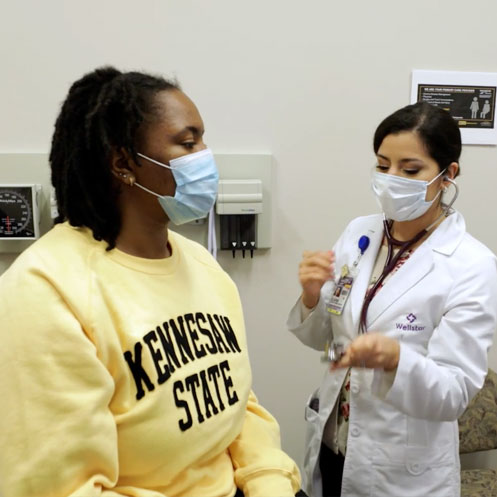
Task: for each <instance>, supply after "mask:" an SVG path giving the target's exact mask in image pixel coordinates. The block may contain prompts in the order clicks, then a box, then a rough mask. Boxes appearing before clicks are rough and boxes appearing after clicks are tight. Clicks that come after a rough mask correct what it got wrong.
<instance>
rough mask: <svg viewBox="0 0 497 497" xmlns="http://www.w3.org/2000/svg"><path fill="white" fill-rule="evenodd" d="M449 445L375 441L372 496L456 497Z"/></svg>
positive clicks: (455, 483)
mask: <svg viewBox="0 0 497 497" xmlns="http://www.w3.org/2000/svg"><path fill="white" fill-rule="evenodd" d="M453 454H454V448H453V446H448V445H447V446H445V447H405V446H398V445H392V444H377V445H376V447H375V449H374V453H373V472H374V484H373V492H372V494H371V495H372V497H385V496H387V495H392V496H393V495H402V496H403V497H419V496H420V495H433V496H435V495H436V496H437V497H456V496H458V492H459V486H458V483H457V482H458V475H457V474H456V471H455V466H456V464H455V461H454V456H453Z"/></svg>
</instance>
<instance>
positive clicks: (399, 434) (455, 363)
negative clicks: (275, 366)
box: [288, 212, 497, 497]
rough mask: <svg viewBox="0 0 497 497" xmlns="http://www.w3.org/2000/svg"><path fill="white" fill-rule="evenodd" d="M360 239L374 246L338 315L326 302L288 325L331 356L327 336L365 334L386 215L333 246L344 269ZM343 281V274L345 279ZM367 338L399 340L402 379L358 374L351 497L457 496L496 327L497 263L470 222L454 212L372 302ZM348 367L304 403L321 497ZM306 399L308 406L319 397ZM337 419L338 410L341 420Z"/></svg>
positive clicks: (347, 491)
mask: <svg viewBox="0 0 497 497" xmlns="http://www.w3.org/2000/svg"><path fill="white" fill-rule="evenodd" d="M362 235H367V236H368V237H369V238H370V245H369V248H368V249H367V250H366V252H365V253H364V255H363V257H362V258H361V260H360V262H359V264H358V267H357V271H358V272H357V276H356V279H355V282H354V284H353V287H352V290H351V294H350V296H349V299H348V301H347V303H346V304H345V308H344V311H343V313H342V315H341V316H334V315H331V314H329V313H327V311H326V309H325V306H324V297H323V295H328V294H329V292H331V291H332V288H333V285H334V283H333V282H328V283H326V284H325V285H324V286H323V288H322V291H321V298H320V301H319V304H318V306H317V307H316V309H315V310H314V311H313V312H312V313H311V314H310V316H308V317H307V318H306V319H305V320H304V322H302V321H301V309H300V301H299V302H297V304H296V305H295V307H294V308H293V309H292V310H291V312H290V315H289V318H288V327H289V329H290V331H291V332H292V333H294V334H295V335H296V336H297V337H298V338H299V340H301V341H302V342H303V343H304V344H306V345H308V346H309V347H312V348H314V349H317V350H323V349H324V345H325V342H326V340H327V339H329V338H330V336H331V335H332V336H333V339H334V340H336V341H339V342H342V343H345V344H347V343H350V341H352V340H353V339H354V338H355V337H356V336H357V334H358V333H357V330H358V326H359V315H360V311H361V306H362V303H363V299H364V295H365V292H366V289H367V287H368V283H369V280H370V277H371V273H372V270H373V266H374V262H375V259H376V255H377V253H378V250H379V247H380V244H381V241H382V237H383V225H382V216H381V215H373V216H367V217H361V218H358V219H355V220H354V221H352V222H351V223H350V224H349V226H348V227H347V229H346V230H345V232H344V233H343V234H342V236H341V237H340V239H339V240H338V242H337V243H336V245H335V247H334V251H335V254H336V262H335V268H336V273H337V275H339V273H340V268H341V267H342V266H343V265H344V264H347V265H348V266H349V267H352V264H353V262H354V260H355V259H356V257H357V255H358V253H359V250H358V248H357V243H358V240H359V238H360V237H361V236H362ZM337 277H338V276H337ZM367 320H368V331H371V332H380V333H384V334H385V335H387V336H389V337H392V338H394V339H396V340H399V342H400V359H399V364H398V367H397V369H396V371H395V372H393V373H386V372H384V371H383V370H371V369H361V368H353V369H352V372H351V383H350V385H351V387H350V418H349V433H348V439H347V454H346V458H345V465H344V471H343V481H342V497H375V496H378V497H409V496H413V497H421V496H423V497H424V496H434V497H449V496H450V497H456V496H457V497H458V496H459V494H460V481H459V479H460V464H459V454H458V452H459V451H458V448H459V439H458V426H457V418H458V417H459V416H460V415H461V413H462V412H463V411H464V409H465V408H466V406H467V405H468V402H469V401H470V399H471V398H472V397H473V396H474V395H475V394H476V392H477V391H478V390H479V389H480V388H481V387H482V385H483V381H484V378H485V375H486V373H487V352H488V349H489V347H490V345H491V343H492V336H493V333H494V329H495V327H496V321H497V260H496V257H495V256H494V254H493V253H492V252H491V251H490V250H489V249H488V248H487V247H485V246H484V245H483V244H481V243H480V242H478V241H477V240H475V239H474V238H473V237H472V236H471V235H469V234H468V233H466V226H465V223H464V219H463V217H462V216H461V214H459V213H457V212H455V213H453V214H452V215H450V216H449V217H448V218H447V219H445V220H444V221H443V223H442V224H441V225H440V226H439V227H438V228H437V229H436V230H435V231H434V233H433V234H432V235H431V236H430V237H429V238H428V239H427V240H426V241H425V242H424V243H423V244H422V245H420V246H419V247H418V248H417V249H416V250H415V251H414V252H413V254H412V255H411V257H410V258H409V259H408V260H407V261H406V263H405V264H404V265H403V266H402V267H401V268H400V269H399V270H398V271H397V272H396V273H394V274H393V275H392V276H391V277H390V278H389V279H388V281H387V282H386V283H385V285H384V287H383V288H381V290H379V292H378V293H377V295H376V296H375V297H374V299H373V300H372V302H371V304H370V306H369V312H368V319H367ZM345 375H346V370H338V371H336V372H333V373H330V372H329V370H328V368H326V371H325V374H324V378H323V381H322V384H321V387H320V388H319V389H318V390H317V391H316V392H315V393H314V394H313V395H312V396H311V399H312V398H318V399H319V412H316V411H315V410H313V409H311V407H310V402H309V403H308V405H307V406H306V420H307V426H308V429H307V437H306V455H305V462H304V490H305V491H306V492H307V493H308V495H310V496H311V495H312V496H313V497H318V496H321V495H322V487H321V475H320V470H319V450H320V445H321V439H322V435H323V429H324V426H325V423H326V421H327V419H328V417H329V416H330V414H331V413H332V410H333V407H334V405H335V403H336V402H337V398H338V395H339V392H340V389H341V387H342V384H343V381H344V378H345ZM311 399H309V401H310V400H311ZM334 412H336V411H334Z"/></svg>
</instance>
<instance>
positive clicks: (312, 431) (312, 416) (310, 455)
mask: <svg viewBox="0 0 497 497" xmlns="http://www.w3.org/2000/svg"><path fill="white" fill-rule="evenodd" d="M305 420H306V425H307V426H306V436H305V447H306V451H305V456H304V474H305V476H306V477H308V478H310V477H311V476H310V475H312V473H313V470H314V467H315V465H316V462H317V458H318V457H319V451H320V450H321V428H320V426H321V424H320V422H319V390H316V391H315V392H314V393H313V394H312V395H311V396H310V397H309V399H308V401H307V404H306V406H305Z"/></svg>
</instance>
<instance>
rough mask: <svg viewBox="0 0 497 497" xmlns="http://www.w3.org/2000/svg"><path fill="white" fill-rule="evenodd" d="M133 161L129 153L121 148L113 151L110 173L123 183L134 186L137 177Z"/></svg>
mask: <svg viewBox="0 0 497 497" xmlns="http://www.w3.org/2000/svg"><path fill="white" fill-rule="evenodd" d="M133 164H134V162H133V159H132V157H131V155H130V154H129V152H128V151H127V150H125V149H124V148H122V147H120V148H118V149H114V150H113V151H112V155H111V159H110V172H111V173H112V174H113V175H114V176H115V177H116V178H117V179H118V180H119V181H121V182H122V183H124V184H126V185H129V186H133V185H134V183H135V181H136V176H135V174H134V172H133V169H134V168H133Z"/></svg>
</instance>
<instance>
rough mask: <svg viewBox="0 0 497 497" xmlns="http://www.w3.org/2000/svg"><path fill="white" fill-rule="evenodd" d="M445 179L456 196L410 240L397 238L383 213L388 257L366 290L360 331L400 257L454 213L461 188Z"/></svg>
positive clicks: (364, 329)
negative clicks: (378, 293)
mask: <svg viewBox="0 0 497 497" xmlns="http://www.w3.org/2000/svg"><path fill="white" fill-rule="evenodd" d="M444 179H445V180H446V181H449V182H450V183H451V184H453V185H454V188H455V194H454V196H453V197H452V199H451V201H450V202H449V203H448V204H446V205H444V207H443V212H442V214H440V216H438V217H437V219H435V221H434V222H433V223H432V224H430V226H428V227H427V228H424V229H422V230H421V231H420V232H419V233H418V234H417V235H416V236H414V237H413V238H411V239H410V240H407V241H404V242H401V241H399V240H396V239H395V238H394V237H393V236H392V234H391V233H390V229H391V227H392V221H388V220H387V219H386V217H385V215H383V233H384V236H385V238H386V239H387V244H388V252H387V259H386V261H385V265H384V266H383V271H382V272H381V275H380V276H379V278H378V279H377V280H376V281H375V283H374V284H373V286H372V287H371V288H370V289H369V290H368V291H367V292H366V295H365V297H364V302H363V304H362V308H361V316H360V321H359V333H366V331H367V325H366V318H367V315H368V309H369V304H370V303H371V301H372V300H373V298H374V296H375V295H376V292H377V291H378V289H379V288H380V287H381V285H382V283H383V282H384V281H385V278H386V277H387V276H388V275H389V274H390V273H391V272H392V271H393V269H394V268H395V266H396V265H397V263H398V262H399V260H400V258H401V257H402V256H403V255H404V254H405V253H406V252H407V251H408V250H409V248H411V247H412V246H413V245H414V244H415V243H417V242H418V241H419V240H421V238H423V237H424V236H426V235H427V234H428V233H429V232H430V230H431V229H432V228H433V227H434V226H435V225H436V224H437V223H438V222H439V221H440V220H441V219H442V218H443V217H448V216H449V215H450V214H452V212H453V211H452V205H453V203H454V202H455V201H456V198H457V196H458V195H459V188H458V186H457V184H456V182H455V181H453V180H452V179H451V178H448V177H445V178H444ZM395 247H399V250H398V252H397V253H396V254H395V255H394V252H395Z"/></svg>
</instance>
